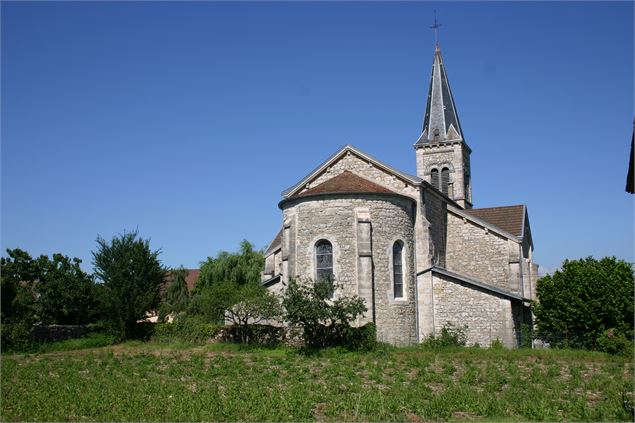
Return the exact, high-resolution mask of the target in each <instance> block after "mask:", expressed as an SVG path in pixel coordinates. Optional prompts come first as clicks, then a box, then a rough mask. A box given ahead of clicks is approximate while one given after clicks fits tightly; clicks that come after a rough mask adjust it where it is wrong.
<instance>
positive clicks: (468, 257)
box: [445, 212, 518, 292]
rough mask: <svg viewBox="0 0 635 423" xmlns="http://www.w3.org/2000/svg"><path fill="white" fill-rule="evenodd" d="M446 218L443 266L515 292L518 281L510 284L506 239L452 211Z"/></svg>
mask: <svg viewBox="0 0 635 423" xmlns="http://www.w3.org/2000/svg"><path fill="white" fill-rule="evenodd" d="M447 219H448V220H447V249H446V261H445V264H446V266H445V267H446V269H448V270H452V271H454V272H456V273H459V274H462V275H465V276H469V277H471V278H474V279H477V280H480V281H483V282H485V283H488V284H490V285H493V286H496V287H498V288H500V289H503V290H505V291H510V292H511V291H513V292H517V291H518V284H517V283H516V284H513V283H510V274H509V246H508V240H507V239H506V238H504V237H502V236H500V235H498V234H496V233H494V232H491V231H486V230H485V229H484V228H483V227H481V226H479V225H476V224H475V223H472V222H471V221H470V220H467V219H465V220H464V219H463V218H461V217H460V216H457V215H455V214H454V213H451V212H450V213H447Z"/></svg>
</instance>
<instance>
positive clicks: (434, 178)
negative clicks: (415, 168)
mask: <svg viewBox="0 0 635 423" xmlns="http://www.w3.org/2000/svg"><path fill="white" fill-rule="evenodd" d="M430 183H431V184H432V186H433V187H435V188H436V189H439V169H432V170H431V171H430Z"/></svg>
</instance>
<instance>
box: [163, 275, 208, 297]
mask: <svg viewBox="0 0 635 423" xmlns="http://www.w3.org/2000/svg"><path fill="white" fill-rule="evenodd" d="M186 270H187V276H186V277H185V284H186V285H187V290H188V291H191V290H193V289H194V286H195V285H196V281H197V279H198V275H200V273H201V271H200V270H199V269H186ZM171 283H172V272H167V273H166V275H165V281H164V282H163V284H162V285H161V288H160V295H161V298H163V295H164V294H165V292H166V291H167V290H168V287H169V286H170V284H171Z"/></svg>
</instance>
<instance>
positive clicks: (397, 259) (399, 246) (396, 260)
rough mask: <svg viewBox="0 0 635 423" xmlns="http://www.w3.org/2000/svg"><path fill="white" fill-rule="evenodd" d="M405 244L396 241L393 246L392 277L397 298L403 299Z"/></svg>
mask: <svg viewBox="0 0 635 423" xmlns="http://www.w3.org/2000/svg"><path fill="white" fill-rule="evenodd" d="M402 253H403V243H402V242H401V241H396V242H395V243H394V244H393V246H392V276H393V285H394V292H395V298H403V258H402V255H403V254H402Z"/></svg>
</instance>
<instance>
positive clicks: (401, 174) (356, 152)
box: [282, 144, 422, 198]
mask: <svg viewBox="0 0 635 423" xmlns="http://www.w3.org/2000/svg"><path fill="white" fill-rule="evenodd" d="M349 153H350V154H354V155H355V156H357V157H359V158H361V159H362V160H366V161H368V162H369V163H373V164H374V165H375V166H377V167H378V168H380V169H383V170H384V171H386V172H388V173H391V174H393V175H395V176H398V177H400V178H402V179H404V180H406V181H408V182H410V183H411V184H415V185H416V184H420V183H421V181H422V179H421V178H419V177H418V176H415V175H410V174H408V173H406V172H402V171H400V170H397V169H395V168H394V167H392V166H390V165H388V164H386V163H384V162H382V161H381V160H377V159H376V158H375V157H372V156H370V155H369V154H366V153H364V152H363V151H361V150H360V149H359V148H357V147H355V146H353V145H351V144H346V145H345V146H343V147H342V148H340V149H339V150H338V151H337V152H335V154H333V155H332V156H331V157H329V158H328V159H326V160H325V161H324V162H322V163H321V164H320V165H319V166H318V167H316V168H315V169H313V170H312V171H311V172H310V173H309V174H308V175H307V176H305V177H304V178H303V179H302V180H300V181H299V182H297V183H296V184H295V185H293V186H292V187H289V188H287V189H285V190H284V191H282V196H283V197H287V198H288V197H290V196H291V195H290V194H291V193H293V192H295V191H298V190H300V189H301V187H303V186H304V185H305V184H306V183H307V182H309V181H310V180H311V179H313V178H314V177H315V176H316V175H317V174H318V173H319V172H321V171H323V170H324V169H326V167H327V166H328V165H330V164H332V163H335V162H336V161H337V160H339V159H340V158H341V157H342V156H343V155H344V154H349Z"/></svg>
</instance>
